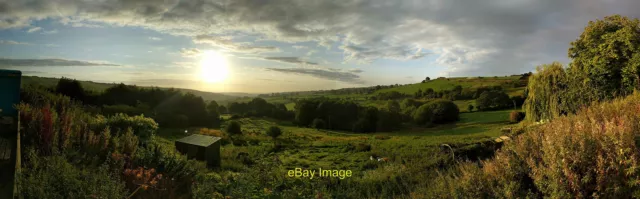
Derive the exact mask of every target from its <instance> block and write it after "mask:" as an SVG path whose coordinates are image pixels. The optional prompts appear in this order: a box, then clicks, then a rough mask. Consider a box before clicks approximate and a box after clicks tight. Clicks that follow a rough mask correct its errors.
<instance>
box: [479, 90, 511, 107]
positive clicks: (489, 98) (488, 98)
mask: <svg viewBox="0 0 640 199" xmlns="http://www.w3.org/2000/svg"><path fill="white" fill-rule="evenodd" d="M509 107H513V103H512V102H511V100H510V99H509V95H507V94H506V93H504V92H502V91H484V92H482V94H480V96H479V97H478V99H476V108H477V109H478V110H479V111H486V110H498V109H504V108H509Z"/></svg>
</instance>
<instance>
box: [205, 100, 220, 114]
mask: <svg viewBox="0 0 640 199" xmlns="http://www.w3.org/2000/svg"><path fill="white" fill-rule="evenodd" d="M218 108H219V106H218V103H217V102H216V101H215V100H211V101H210V102H209V104H208V105H207V111H209V113H212V112H217V113H219V111H218Z"/></svg>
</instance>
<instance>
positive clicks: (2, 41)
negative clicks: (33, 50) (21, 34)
mask: <svg viewBox="0 0 640 199" xmlns="http://www.w3.org/2000/svg"><path fill="white" fill-rule="evenodd" d="M2 44H6V45H31V44H30V43H25V42H17V41H13V40H0V45H2Z"/></svg>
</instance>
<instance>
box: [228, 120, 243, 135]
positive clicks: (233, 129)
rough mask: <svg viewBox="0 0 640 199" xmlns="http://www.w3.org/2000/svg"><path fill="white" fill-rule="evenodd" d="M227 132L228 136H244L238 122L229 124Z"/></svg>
mask: <svg viewBox="0 0 640 199" xmlns="http://www.w3.org/2000/svg"><path fill="white" fill-rule="evenodd" d="M225 131H226V132H227V134H229V135H231V136H234V135H242V127H241V126H240V123H238V122H237V121H231V122H229V124H228V125H227V128H226V129H225Z"/></svg>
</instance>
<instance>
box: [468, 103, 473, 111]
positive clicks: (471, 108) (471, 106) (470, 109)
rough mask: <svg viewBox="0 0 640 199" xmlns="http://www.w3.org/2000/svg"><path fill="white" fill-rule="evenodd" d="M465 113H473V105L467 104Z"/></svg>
mask: <svg viewBox="0 0 640 199" xmlns="http://www.w3.org/2000/svg"><path fill="white" fill-rule="evenodd" d="M467 111H469V112H472V111H473V105H471V104H469V106H467Z"/></svg>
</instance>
